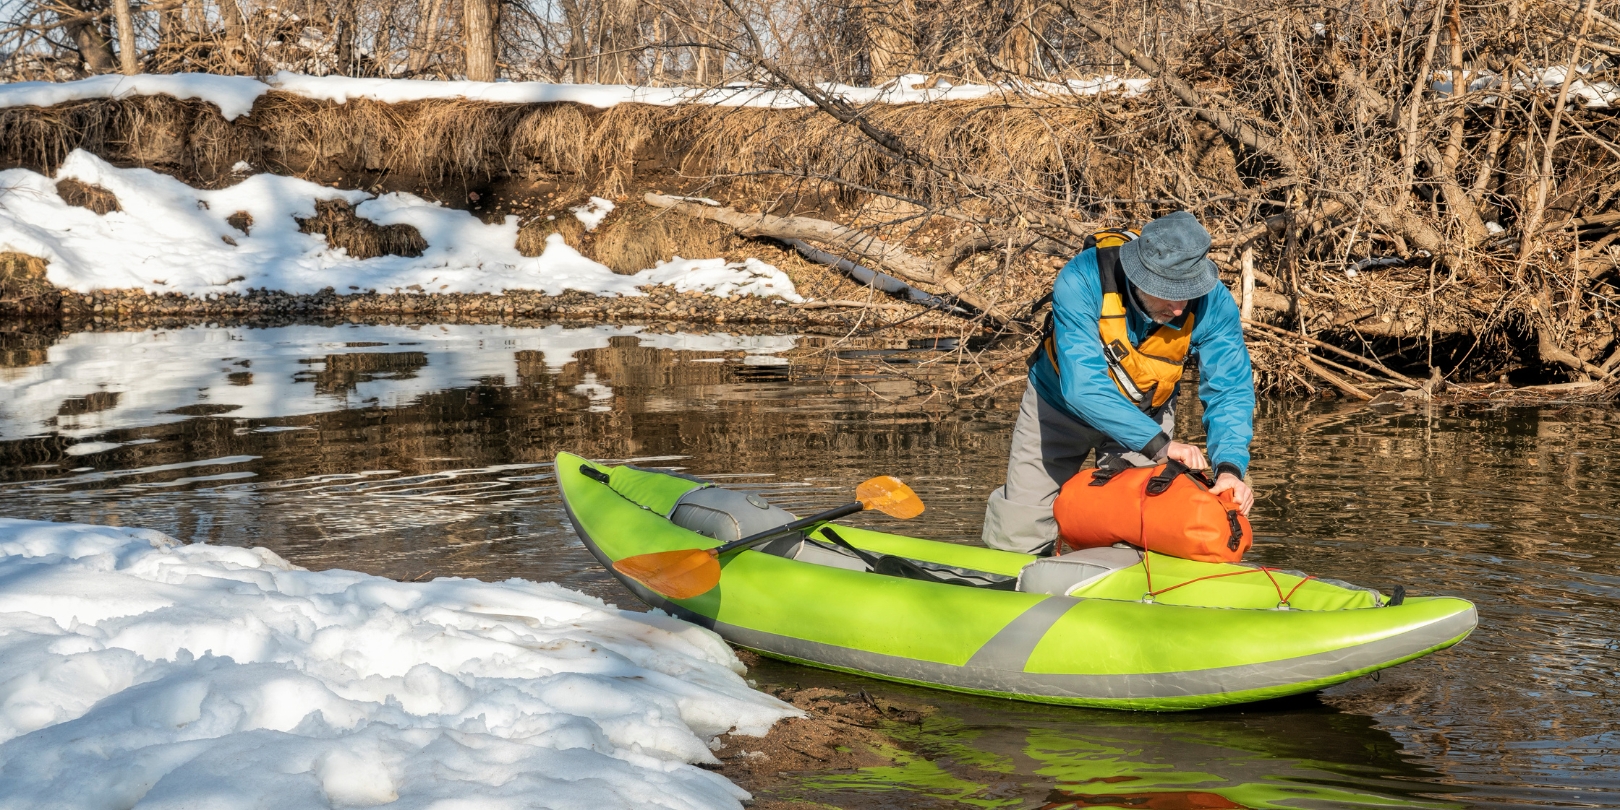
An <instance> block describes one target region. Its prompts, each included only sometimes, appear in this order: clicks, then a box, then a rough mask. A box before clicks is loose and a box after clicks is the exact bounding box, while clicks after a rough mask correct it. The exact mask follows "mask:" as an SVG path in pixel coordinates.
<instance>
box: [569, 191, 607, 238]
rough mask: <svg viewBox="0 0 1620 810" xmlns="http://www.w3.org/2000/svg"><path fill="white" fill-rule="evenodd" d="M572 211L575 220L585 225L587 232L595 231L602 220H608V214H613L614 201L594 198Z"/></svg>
mask: <svg viewBox="0 0 1620 810" xmlns="http://www.w3.org/2000/svg"><path fill="white" fill-rule="evenodd" d="M571 210H572V211H573V212H574V218H575V219H577V220H579V221H580V222H583V223H585V230H587V231H594V230H596V226H598V225H601V224H602V220H604V219H607V215H608V214H611V213H613V201H612V200H605V199H603V198H601V197H592V198H590V200H588V201H586V203H585V204H584V205H581V206H579V207H577V208H573V209H571Z"/></svg>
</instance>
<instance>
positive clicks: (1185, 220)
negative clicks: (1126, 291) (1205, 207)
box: [1119, 211, 1221, 323]
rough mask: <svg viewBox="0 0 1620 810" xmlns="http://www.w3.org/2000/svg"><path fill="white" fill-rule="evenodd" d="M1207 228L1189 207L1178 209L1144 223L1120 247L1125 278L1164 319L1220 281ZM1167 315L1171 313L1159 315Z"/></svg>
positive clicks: (1155, 315) (1154, 314) (1144, 305)
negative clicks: (1212, 258) (1136, 233)
mask: <svg viewBox="0 0 1620 810" xmlns="http://www.w3.org/2000/svg"><path fill="white" fill-rule="evenodd" d="M1209 241H1210V240H1209V231H1206V230H1204V226H1203V225H1200V224H1198V219H1197V218H1196V217H1194V216H1193V215H1192V214H1189V213H1187V212H1186V211H1177V212H1175V213H1173V214H1168V215H1165V216H1162V217H1159V218H1158V219H1155V220H1153V221H1152V222H1149V223H1148V224H1146V225H1143V226H1142V235H1141V236H1139V237H1137V238H1136V239H1133V240H1131V241H1129V242H1126V243H1125V244H1124V245H1121V246H1120V248H1119V263H1120V266H1121V267H1123V268H1124V269H1125V277H1126V278H1128V279H1130V281H1131V285H1132V286H1134V287H1136V289H1137V292H1138V293H1140V296H1139V298H1138V300H1139V301H1140V302H1141V303H1142V308H1143V309H1145V310H1147V312H1148V314H1149V315H1150V316H1151V317H1152V318H1153V319H1154V320H1155V321H1159V322H1160V323H1165V322H1167V321H1169V320H1172V319H1174V318H1175V317H1177V316H1178V315H1180V314H1181V312H1182V311H1183V310H1185V309H1186V307H1187V302H1189V301H1192V300H1193V299H1196V298H1202V297H1204V295H1206V294H1208V293H1209V291H1210V290H1213V289H1215V288H1216V287H1217V286H1219V285H1220V283H1221V279H1220V276H1219V275H1218V274H1217V273H1216V270H1215V263H1214V262H1212V261H1210V260H1209ZM1162 314H1169V317H1168V318H1163V319H1161V318H1160V315H1162Z"/></svg>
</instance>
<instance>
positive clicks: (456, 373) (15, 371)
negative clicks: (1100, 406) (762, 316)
mask: <svg viewBox="0 0 1620 810" xmlns="http://www.w3.org/2000/svg"><path fill="white" fill-rule="evenodd" d="M631 337H633V338H635V340H636V342H637V343H639V345H641V346H644V347H648V348H658V349H672V350H677V351H702V352H743V353H745V355H746V356H745V358H744V359H743V362H745V363H748V362H750V361H754V362H761V361H763V362H769V361H772V360H778V359H779V358H777V357H775V355H777V354H779V353H781V352H783V351H786V350H788V349H792V348H793V347H794V346H795V345H797V342H798V341H797V338H795V337H792V336H789V335H728V334H721V333H715V334H693V333H680V332H677V333H665V332H660V331H647V329H646V327H642V326H633V325H630V326H610V325H603V326H594V327H583V328H564V327H562V326H557V325H552V326H546V327H543V328H524V327H511V326H498V325H466V324H458V325H440V326H419V327H412V326H359V327H351V326H308V325H302V326H286V327H277V328H273V329H248V328H204V327H188V328H184V329H158V330H150V331H145V332H77V333H74V334H72V335H70V336H68V337H67V338H65V339H63V340H62V341H61V342H59V343H57V344H55V345H53V346H51V347H50V348H49V349H48V350H47V354H46V361H45V362H44V363H43V364H41V365H35V366H25V367H21V368H11V369H0V438H4V439H19V438H22V437H24V436H38V435H44V434H48V433H52V432H57V433H61V434H63V435H67V436H74V437H85V438H88V437H90V436H94V435H96V434H99V433H103V432H106V431H109V430H117V429H124V428H135V427H144V426H148V425H160V424H167V423H170V422H178V421H181V420H184V419H187V418H189V417H187V416H185V415H182V414H177V413H174V412H173V411H174V409H176V408H184V407H187V406H192V405H210V406H221V407H222V408H228V410H227V411H226V412H225V414H224V415H225V416H228V417H238V418H243V419H273V418H278V417H286V416H300V415H304V414H312V413H324V412H327V411H333V410H339V409H343V408H354V407H362V406H369V405H376V406H378V407H383V408H392V407H401V406H405V405H409V404H410V403H412V402H414V401H416V400H417V399H419V398H420V397H422V396H425V395H427V394H431V393H433V392H436V391H443V390H446V389H449V388H456V387H462V386H468V385H475V384H477V383H478V382H479V381H480V380H501V381H503V384H506V385H515V384H518V383H519V382H520V381H521V380H522V379H524V378H525V377H526V376H529V377H532V375H537V374H552V375H555V374H558V373H560V372H562V371H563V370H564V367H565V366H567V365H568V364H569V363H571V362H573V361H574V359H575V356H576V355H577V354H578V353H579V352H582V351H587V350H590V349H601V348H604V347H606V346H608V345H609V342H610V341H612V340H613V339H614V338H618V339H620V340H621V341H622V340H624V339H626V338H631ZM354 344H358V345H354ZM364 354H377V355H392V356H393V357H392V361H393V362H389V359H387V358H383V357H378V358H373V362H369V363H368V362H363V361H364V360H365V358H354V357H352V355H364ZM335 355H350V356H351V357H349V358H346V359H347V360H349V361H351V364H352V365H353V366H354V367H357V368H368V367H370V368H375V369H376V370H375V371H371V372H364V373H356V374H353V375H352V376H351V377H349V378H348V379H346V380H344V381H343V382H342V384H341V385H331V384H323V383H322V381H321V377H322V375H323V374H324V373H325V372H327V371H329V368H328V366H329V364H330V363H331V362H333V361H332V360H331V359H330V358H331V357H332V356H335ZM379 361H380V362H379ZM598 387H599V388H600V389H601V390H594V389H593V390H592V392H591V393H590V394H582V396H587V397H590V396H592V395H594V399H592V401H593V402H595V403H598V404H601V403H604V402H611V389H610V388H608V387H607V386H598ZM93 394H99V395H100V396H101V398H102V400H103V402H104V403H105V404H104V405H103V407H102V409H101V410H91V411H88V412H84V409H83V408H64V407H63V406H64V405H65V404H67V403H68V402H69V401H70V400H77V399H82V398H84V397H88V396H90V395H93ZM87 445H88V446H87ZM114 446H117V445H114V444H113V443H110V442H95V443H88V442H87V443H86V444H85V445H75V447H85V449H84V450H82V451H80V452H82V453H84V454H89V453H94V452H98V451H100V450H106V449H112V448H113V447H114ZM68 452H69V453H70V454H73V453H74V450H73V449H71V448H70V449H69V451H68Z"/></svg>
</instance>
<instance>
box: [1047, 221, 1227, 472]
mask: <svg viewBox="0 0 1620 810" xmlns="http://www.w3.org/2000/svg"><path fill="white" fill-rule="evenodd" d="M1101 315H1102V284H1101V283H1100V282H1099V281H1098V279H1097V252H1096V251H1095V250H1087V251H1084V252H1082V253H1081V254H1080V255H1079V256H1076V257H1074V259H1073V260H1072V261H1070V262H1069V263H1068V264H1067V265H1066V266H1064V268H1063V272H1061V273H1059V274H1058V278H1057V282H1056V283H1055V284H1054V285H1053V286H1052V318H1053V320H1054V321H1055V323H1056V326H1057V359H1058V364H1059V367H1060V368H1059V371H1060V372H1061V373H1060V374H1059V375H1058V379H1059V380H1060V383H1061V386H1062V389H1063V401H1064V404H1066V405H1067V406H1068V410H1069V411H1070V412H1071V413H1074V414H1075V415H1077V416H1079V417H1080V418H1081V419H1084V420H1085V422H1086V424H1089V425H1091V426H1092V427H1094V428H1096V429H1098V430H1100V431H1102V432H1103V433H1106V434H1108V436H1109V437H1110V438H1112V439H1113V440H1114V441H1116V442H1119V443H1120V444H1122V445H1124V446H1125V447H1128V448H1130V449H1132V450H1136V451H1138V452H1140V453H1142V454H1143V455H1146V456H1149V457H1153V456H1155V455H1157V454H1158V452H1159V450H1160V449H1161V448H1163V447H1164V445H1166V444H1168V443H1169V441H1170V437H1169V436H1166V435H1164V432H1163V431H1162V430H1160V429H1159V423H1158V422H1155V421H1154V420H1153V419H1151V418H1149V417H1148V415H1147V414H1145V413H1142V412H1141V411H1140V410H1137V408H1136V406H1134V405H1132V404H1131V402H1130V400H1128V399H1126V398H1125V395H1124V394H1121V393H1120V392H1119V387H1118V386H1116V385H1114V380H1113V378H1112V377H1110V376H1108V363H1107V361H1105V360H1104V359H1103V353H1102V338H1101V337H1100V336H1099V335H1098V333H1097V319H1098V317H1099V316H1101ZM1244 368H1245V369H1247V368H1248V366H1247V355H1245V365H1244ZM1245 373H1247V372H1246V371H1245Z"/></svg>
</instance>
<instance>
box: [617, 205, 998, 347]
mask: <svg viewBox="0 0 1620 810" xmlns="http://www.w3.org/2000/svg"><path fill="white" fill-rule="evenodd" d="M642 199H644V200H646V202H647V204H648V205H651V206H655V207H657V208H666V209H669V210H671V211H674V212H676V213H679V214H685V215H686V216H689V217H695V218H698V219H708V220H713V221H715V222H719V223H721V224H723V225H729V226H731V227H732V228H733V229H735V230H736V231H737V233H739V234H742V235H744V236H768V237H770V238H772V239H780V240H782V241H784V242H790V241H792V240H795V239H802V240H804V241H807V242H815V243H818V244H821V245H826V246H828V247H831V248H834V249H836V251H837V252H840V253H842V254H844V255H846V256H853V257H857V258H859V259H860V260H861V261H862V262H864V263H866V264H870V265H875V266H877V267H881V268H882V269H884V270H887V271H889V272H891V273H893V274H894V275H896V276H899V277H900V278H902V279H905V280H906V281H908V282H911V283H913V284H926V285H930V286H933V287H938V288H939V289H941V290H943V291H944V292H945V294H947V295H949V296H951V297H952V298H955V299H956V300H958V301H961V302H962V303H964V304H967V305H968V306H971V307H973V308H974V309H977V310H979V311H980V312H982V313H984V315H985V317H986V318H989V319H990V320H993V321H995V322H997V323H998V324H1000V325H1003V326H1011V325H1014V324H1015V323H1016V322H1015V321H1014V320H1013V317H1012V316H1011V315H1010V314H1008V313H1007V312H1006V311H1005V310H1003V309H1002V308H1001V307H1000V306H998V305H997V304H996V303H995V302H994V301H990V300H988V299H986V298H985V297H984V296H982V295H979V294H977V293H974V292H972V291H970V290H969V289H968V287H967V285H966V284H963V283H962V281H961V280H960V279H958V278H956V277H955V275H953V274H952V273H951V272H950V268H949V267H948V266H947V265H948V264H949V262H950V261H952V260H954V261H958V262H959V261H960V259H959V258H958V257H957V255H956V253H955V252H953V253H952V256H951V257H950V259H948V260H947V261H946V262H935V261H930V260H928V259H924V258H922V257H921V256H916V255H913V254H911V253H910V252H908V251H906V250H905V249H904V248H902V247H900V246H898V245H894V244H890V243H888V242H885V241H883V240H882V239H879V238H878V237H876V236H874V235H872V234H871V233H870V232H867V231H863V230H860V229H857V228H851V227H849V226H847V225H840V224H838V223H836V222H829V221H827V220H825V219H816V218H814V217H797V216H795V217H779V216H774V215H772V214H766V213H758V214H748V213H744V212H742V211H738V210H737V209H735V208H731V207H728V206H714V205H708V204H706V203H701V202H694V201H692V200H688V199H685V198H683V197H672V196H669V195H666V194H653V193H651V192H649V193H648V194H647V195H646V196H645V197H643V198H642Z"/></svg>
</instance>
